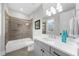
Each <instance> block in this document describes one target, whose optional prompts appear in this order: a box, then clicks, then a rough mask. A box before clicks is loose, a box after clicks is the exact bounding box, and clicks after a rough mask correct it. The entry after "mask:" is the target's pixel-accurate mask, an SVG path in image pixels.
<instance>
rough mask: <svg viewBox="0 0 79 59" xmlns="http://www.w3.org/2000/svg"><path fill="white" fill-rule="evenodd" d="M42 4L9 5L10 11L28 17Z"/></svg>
mask: <svg viewBox="0 0 79 59" xmlns="http://www.w3.org/2000/svg"><path fill="white" fill-rule="evenodd" d="M40 5H41V4H40V3H9V4H7V6H8V8H9V9H10V10H14V11H18V12H22V13H25V14H26V15H28V14H31V13H32V12H33V11H34V10H36V9H37V8H38V7H39V6H40Z"/></svg>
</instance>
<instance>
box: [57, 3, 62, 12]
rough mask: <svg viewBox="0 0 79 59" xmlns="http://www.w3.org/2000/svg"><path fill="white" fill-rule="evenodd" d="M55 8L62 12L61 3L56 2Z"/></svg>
mask: <svg viewBox="0 0 79 59" xmlns="http://www.w3.org/2000/svg"><path fill="white" fill-rule="evenodd" d="M56 9H57V11H58V12H62V11H63V9H62V5H61V4H60V3H57V6H56Z"/></svg>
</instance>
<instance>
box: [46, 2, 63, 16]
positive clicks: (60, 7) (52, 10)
mask: <svg viewBox="0 0 79 59" xmlns="http://www.w3.org/2000/svg"><path fill="white" fill-rule="evenodd" d="M62 11H63V8H62V5H61V4H60V3H57V5H56V8H54V7H53V6H52V7H50V9H49V10H46V15H47V16H51V14H56V13H57V12H62Z"/></svg>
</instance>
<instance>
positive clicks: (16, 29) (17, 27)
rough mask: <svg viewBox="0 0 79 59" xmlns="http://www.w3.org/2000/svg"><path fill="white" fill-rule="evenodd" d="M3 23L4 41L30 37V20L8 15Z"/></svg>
mask: <svg viewBox="0 0 79 59" xmlns="http://www.w3.org/2000/svg"><path fill="white" fill-rule="evenodd" d="M27 23H28V24H27ZM5 25H6V35H5V36H6V42H7V41H9V40H16V39H22V38H32V20H24V19H18V18H15V17H11V16H9V18H8V19H6V24H5ZM7 25H8V26H7Z"/></svg>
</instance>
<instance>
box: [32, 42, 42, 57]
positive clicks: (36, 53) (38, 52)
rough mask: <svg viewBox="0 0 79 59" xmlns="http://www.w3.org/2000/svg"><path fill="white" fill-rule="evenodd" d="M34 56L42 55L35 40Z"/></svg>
mask: <svg viewBox="0 0 79 59" xmlns="http://www.w3.org/2000/svg"><path fill="white" fill-rule="evenodd" d="M33 54H34V56H42V51H41V47H40V46H39V45H38V44H37V42H35V43H34V53H33Z"/></svg>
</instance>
